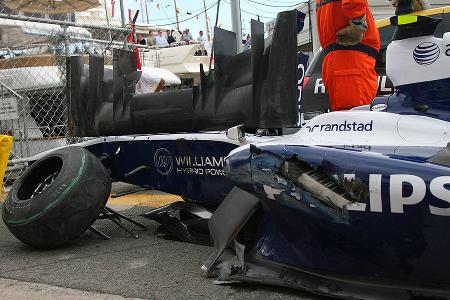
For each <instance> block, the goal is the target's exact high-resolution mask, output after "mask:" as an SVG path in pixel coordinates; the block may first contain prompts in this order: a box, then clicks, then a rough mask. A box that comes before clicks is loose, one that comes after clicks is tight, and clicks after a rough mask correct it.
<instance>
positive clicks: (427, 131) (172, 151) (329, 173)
mask: <svg viewBox="0 0 450 300" xmlns="http://www.w3.org/2000/svg"><path fill="white" fill-rule="evenodd" d="M296 18H297V15H296V12H285V13H282V14H281V15H280V17H279V19H278V20H279V22H277V29H276V31H275V32H276V33H277V32H281V35H278V37H280V36H283V35H285V38H286V39H288V40H290V39H291V37H292V35H295V23H296V22H295V20H296ZM280 20H282V21H280ZM392 22H393V24H395V25H398V30H397V32H396V34H395V36H394V38H393V42H392V44H391V45H390V46H389V49H388V54H387V60H388V61H387V64H388V68H387V72H388V75H389V77H390V78H391V80H392V82H393V83H394V85H395V86H396V92H395V94H393V95H392V96H389V97H386V98H377V99H375V100H374V102H373V103H372V105H371V106H370V107H362V108H358V109H355V110H352V111H347V112H332V113H327V114H323V115H319V116H317V117H315V118H313V119H311V120H310V121H308V122H307V123H306V124H304V126H302V128H301V129H300V130H299V131H298V132H297V133H293V134H290V135H284V136H281V137H280V136H266V137H258V136H256V135H245V136H244V135H243V133H242V131H241V130H240V128H241V127H239V126H238V127H235V128H233V129H231V130H229V131H228V133H227V134H224V133H220V132H217V133H215V132H209V133H196V134H171V135H145V133H151V132H154V131H153V129H152V128H157V129H155V130H160V128H161V127H158V126H161V125H155V126H156V127H153V125H152V122H156V121H155V120H153V119H152V109H148V108H149V107H152V106H158V105H160V104H159V103H158V102H157V101H166V102H165V106H161V109H159V110H156V109H155V111H157V112H158V113H162V114H163V115H164V112H165V110H164V109H163V108H164V107H165V108H166V110H167V111H169V110H170V114H169V113H167V115H166V116H167V118H170V120H172V119H175V120H176V116H177V115H179V116H180V119H181V117H183V118H185V119H184V120H185V121H186V120H188V121H186V122H187V124H191V125H192V129H193V130H207V129H208V130H209V129H219V130H221V129H223V128H226V127H225V126H230V125H237V124H240V123H244V124H246V125H247V126H249V127H253V128H258V127H260V128H269V129H272V130H273V131H276V132H280V131H283V130H284V128H283V129H281V128H282V127H287V126H293V125H295V123H296V122H297V120H296V118H290V117H286V118H282V117H280V115H281V116H282V112H284V111H291V110H293V111H295V112H297V110H298V107H297V103H296V99H295V98H296V97H295V95H293V94H284V96H286V97H287V98H286V99H285V101H282V99H283V98H280V97H276V95H275V96H274V98H273V101H272V102H271V105H272V106H271V109H272V110H273V112H274V114H273V115H277V114H278V113H280V115H278V116H277V117H276V118H272V115H270V114H269V112H270V110H267V111H266V113H264V111H265V109H264V108H263V106H264V107H265V105H266V104H264V101H266V100H267V102H270V101H271V99H272V98H268V97H269V96H270V97H272V96H273V95H272V94H271V93H273V92H274V89H275V90H278V89H280V88H283V87H285V86H284V84H285V83H286V82H288V83H289V84H292V86H295V83H293V81H292V80H294V82H295V79H294V78H295V73H294V72H291V71H292V70H291V69H289V70H290V71H288V72H287V73H284V74H278V73H271V72H272V70H273V69H272V68H273V67H274V66H275V65H277V63H278V64H279V65H282V66H284V67H283V68H290V67H294V68H293V69H295V67H296V66H295V63H294V64H293V66H292V65H291V64H287V63H289V62H288V60H287V59H284V55H287V54H292V53H290V52H289V51H291V50H292V49H293V48H290V47H286V48H284V49H279V48H278V50H277V49H276V47H275V48H274V47H273V46H274V45H271V44H270V42H267V43H266V44H265V45H264V43H262V39H260V40H259V41H260V42H258V38H257V35H255V34H253V36H254V37H256V41H255V40H254V41H253V42H254V45H252V50H251V51H252V53H251V55H250V53H248V52H247V53H244V54H239V55H231V54H230V55H225V56H224V57H227V63H226V64H225V65H227V64H232V65H233V66H234V67H230V68H228V69H227V70H228V71H227V72H223V73H222V75H223V76H224V77H219V76H220V74H216V75H217V76H218V77H217V78H221V80H220V81H219V82H220V84H218V83H219V82H218V81H214V80H213V79H215V78H216V77H214V76H216V75H214V76H212V75H210V74H208V78H206V77H204V80H205V81H204V82H203V84H202V86H201V87H199V88H198V89H197V88H194V89H193V90H190V91H181V92H174V93H182V94H183V95H184V96H180V97H177V96H176V95H174V94H166V95H168V97H167V98H165V97H164V96H163V95H164V94H159V95H156V96H152V97H148V98H145V97H144V96H140V97H139V98H136V99H134V100H136V101H135V102H133V101H131V102H130V101H129V100H130V99H128V100H127V97H129V95H130V94H131V93H130V91H129V90H128V88H130V89H131V88H132V84H130V83H131V82H132V81H133V80H135V79H136V77H134V76H138V75H134V72H135V70H134V71H133V70H130V71H129V72H128V71H127V72H124V71H121V69H120V68H119V67H115V69H114V72H115V73H114V75H113V77H114V76H116V77H118V78H121V80H122V83H120V89H119V90H116V86H115V85H116V82H117V81H115V82H114V88H111V86H110V88H107V84H108V83H109V82H110V81H108V80H106V79H107V76H111V74H109V75H108V74H107V73H106V72H105V73H104V74H103V73H102V74H101V75H102V76H100V78H104V79H105V78H106V79H105V80H104V81H103V83H102V84H99V85H97V82H94V81H92V80H88V79H86V78H95V74H96V70H98V69H96V68H93V66H94V65H95V64H94V63H91V66H90V68H89V70H88V73H92V74H94V75H92V77H91V76H90V74H89V77H86V74H85V73H86V70H83V68H81V66H78V67H76V64H73V65H72V64H71V65H72V68H71V70H70V72H71V73H72V74H80V75H79V76H81V80H80V82H81V83H83V82H84V83H86V82H89V85H87V86H91V85H92V87H91V88H90V89H89V88H87V91H91V92H90V95H93V96H92V97H91V96H89V97H91V98H89V99H92V100H89V102H88V103H87V104H89V105H88V106H86V111H84V115H83V116H86V117H85V118H81V117H79V118H78V119H76V120H73V121H74V123H73V126H74V128H73V129H74V130H75V131H77V132H80V135H87V134H89V135H101V134H109V133H107V132H110V133H111V132H112V133H115V132H116V131H115V130H117V131H121V132H124V133H126V134H136V133H139V134H143V135H134V136H122V137H106V138H99V139H94V140H91V141H88V142H85V143H83V144H80V145H78V146H81V147H67V148H65V149H62V150H58V151H56V152H53V153H51V154H49V155H48V156H46V157H44V158H43V159H41V160H39V161H37V162H35V163H34V164H33V165H32V166H31V167H30V168H29V170H28V171H27V172H26V173H25V174H24V175H23V176H22V177H21V181H18V182H17V183H16V184H15V186H14V187H13V189H12V191H11V192H12V195H10V196H8V200H7V201H6V203H5V206H4V207H5V208H4V210H3V219H4V221H5V223H6V224H7V225H8V227H9V228H10V229H11V231H12V232H13V233H14V234H15V235H16V236H17V237H18V238H19V239H21V240H22V241H24V242H26V243H28V244H31V245H34V246H38V247H54V246H59V245H62V244H64V243H58V242H57V239H55V238H53V239H52V237H55V236H56V237H59V238H60V237H64V236H65V235H66V234H67V232H70V233H71V236H70V238H67V239H66V240H64V241H65V243H68V242H69V241H70V240H73V239H74V237H75V236H76V235H77V234H78V235H79V234H80V231H81V232H82V230H81V229H83V228H84V229H83V230H85V229H86V228H87V227H88V226H89V225H86V224H88V223H89V222H91V223H92V222H93V218H94V219H95V213H97V214H98V211H97V206H95V207H90V206H94V205H93V204H91V202H96V201H94V199H93V200H92V201H81V199H84V198H83V197H88V195H89V194H90V193H93V192H94V190H95V192H97V193H98V194H97V195H96V196H95V197H97V198H98V199H100V200H99V201H98V202H97V203H99V204H98V207H101V206H102V205H104V202H105V201H106V200H105V199H106V198H105V195H107V192H108V184H109V181H108V179H109V178H107V176H105V175H104V174H106V175H109V177H110V178H111V179H113V180H120V181H125V182H130V183H134V184H138V185H141V186H145V187H153V188H156V189H159V190H162V191H167V192H171V193H174V194H178V195H182V196H184V197H186V198H187V199H186V200H187V201H186V202H181V203H183V204H180V203H178V204H176V205H175V206H172V207H165V208H161V209H157V210H155V211H152V212H150V213H148V214H147V216H148V217H150V218H153V219H155V220H157V221H159V222H161V223H162V224H165V225H166V227H165V228H166V230H167V232H168V234H171V235H174V236H177V237H178V238H180V239H182V240H184V241H191V242H199V240H198V239H197V237H198V236H199V234H198V233H199V232H197V231H196V230H195V229H197V226H196V225H198V223H197V224H195V225H194V226H192V227H190V224H191V222H190V221H192V220H202V219H203V220H204V219H205V218H206V219H207V218H208V217H209V215H207V214H205V213H204V212H205V211H206V209H209V210H210V211H211V212H213V215H212V216H211V218H210V220H209V233H210V234H211V237H212V240H213V243H214V251H213V253H212V254H211V256H210V258H209V259H208V260H207V261H206V262H205V263H204V266H203V267H202V269H203V270H204V272H206V274H207V275H208V276H217V277H218V281H219V282H224V283H226V282H236V281H244V282H253V283H266V284H275V285H281V286H287V287H293V288H299V289H304V290H308V291H312V292H315V293H319V294H324V295H331V296H335V297H343V298H351V299H355V298H356V299H358V298H370V299H376V298H382V299H387V298H391V299H401V298H411V299H421V297H422V296H432V297H434V298H433V299H441V298H442V299H443V298H448V297H450V290H449V288H450V278H449V277H448V269H449V267H450V259H449V258H448V257H449V256H448V255H447V252H448V250H449V249H450V244H449V241H447V239H446V238H445V237H446V228H447V227H448V226H449V225H450V224H449V222H450V221H448V215H450V148H449V146H448V142H449V141H450V131H449V129H450V123H449V121H450V68H449V65H450V48H449V44H450V33H446V34H445V35H444V37H443V38H435V37H434V36H433V35H432V34H433V31H434V29H435V27H436V25H437V24H438V23H439V20H436V19H432V18H428V17H415V16H411V15H407V16H397V17H394V18H392ZM255 24H256V23H254V25H255ZM282 24H284V25H288V26H289V27H284V28H283V26H282ZM279 29H282V31H277V30H279ZM276 33H275V35H274V37H273V38H272V43H273V42H274V40H276V39H277V38H278V37H277V36H276ZM291 34H292V35H291ZM258 43H259V44H258ZM258 45H259V46H258ZM288 45H289V44H288ZM258 49H259V50H258ZM219 53H220V50H219ZM123 55H124V56H125V55H126V54H123ZM246 55H248V57H247V58H248V59H250V61H251V63H248V61H247V60H245V59H243V57H244V56H246ZM293 55H294V56H295V53H294V54H293ZM241 59H242V60H241ZM278 59H280V61H278ZM244 61H246V62H247V63H248V65H246V66H244V64H243V62H244ZM256 64H257V66H256ZM285 64H287V65H285ZM74 66H75V67H76V68H75V69H74ZM238 66H239V67H242V68H244V70H242V71H241V72H237V71H236V68H237V67H238ZM258 67H261V69H259V71H258V72H256V71H255V69H257V68H258ZM405 69H407V70H408V72H405ZM75 70H79V71H78V73H77V72H75ZM220 70H224V69H223V68H221V67H220V66H219V68H218V70H216V71H217V72H219V71H220ZM216 71H214V73H215V72H216ZM233 72H237V73H233ZM214 73H211V74H214ZM83 74H85V75H84V77H83ZM127 74H128V75H127ZM230 74H231V75H233V76H236V75H238V74H240V76H241V75H242V74H247V75H246V76H244V77H245V80H244V78H243V77H241V80H239V81H236V80H235V79H236V78H229V77H227V76H228V75H230ZM258 74H259V75H258ZM270 74H272V75H270ZM287 74H289V76H287ZM231 75H230V76H231ZM257 75H258V76H259V77H258V76H257ZM271 76H287V77H285V78H283V79H280V80H275V79H274V80H272V81H268V80H267V78H270V77H271ZM224 78H229V79H224ZM272 78H275V77H272ZM71 82H72V81H71ZM73 83H74V84H76V83H77V81H74V82H73ZM274 83H277V84H276V86H275V87H274V86H273V85H271V84H274ZM227 84H230V85H227ZM217 87H219V88H217ZM269 87H270V88H269ZM216 88H217V89H216ZM72 91H75V92H76V93H78V92H79V93H80V95H81V93H85V92H86V88H82V87H79V88H75V89H72ZM255 91H256V92H255ZM257 91H265V92H264V93H263V94H264V97H263V96H261V94H257ZM107 92H110V93H112V92H113V94H114V95H110V96H105V95H106V94H108V93H107ZM76 93H74V95H72V96H73V97H75V98H76V99H84V98H83V97H81V98H80V97H78V96H77V94H76ZM225 95H226V96H225ZM255 95H260V97H256V96H255ZM254 96H255V97H256V98H255V97H254ZM77 97H78V98H77ZM141 97H143V98H141ZM182 99H184V100H182ZM261 99H266V100H264V101H263V100H261ZM103 100H106V101H103ZM80 101H81V100H80ZM183 101H187V102H188V103H187V104H186V103H185V102H183ZM224 101H228V103H229V104H230V105H229V106H227V105H223V103H225V102H224ZM239 103H240V104H239ZM250 103H253V104H254V105H253V104H250ZM179 105H186V107H184V108H183V107H181V106H179ZM226 107H230V110H228V111H227V110H226ZM278 107H279V109H278ZM72 109H74V108H73V107H72ZM246 109H248V110H246ZM186 110H187V112H186ZM145 115H147V116H150V117H147V119H146V118H145ZM155 115H156V113H155ZM228 117H230V118H228ZM221 119H223V120H225V119H226V120H227V121H223V125H221V124H222V122H221ZM277 119H282V120H281V121H279V122H278V121H277ZM160 121H161V119H159V122H160ZM181 123H182V122H180V123H177V122H174V123H171V124H169V125H168V127H167V130H160V131H165V132H177V131H182V130H183V129H182V126H181ZM105 124H106V125H105ZM121 124H123V125H121ZM145 124H146V125H145ZM269 124H270V126H269ZM187 126H190V125H187ZM230 138H232V139H230ZM239 146H241V147H239ZM87 150H88V151H87ZM95 156H96V157H98V158H99V159H100V161H101V162H102V164H101V165H100V166H98V165H96V164H94V161H95ZM68 157H70V161H71V163H72V164H73V165H74V166H73V167H72V166H71V165H70V164H69V163H67V161H68V160H69V159H68ZM225 157H227V158H226V159H225ZM51 160H53V163H51V164H50V163H46V162H49V161H51ZM76 162H78V164H79V166H78V167H75V164H76ZM39 166H41V167H39ZM42 166H44V167H45V168H44V167H42ZM69 167H70V168H69ZM33 170H34V172H35V173H39V174H41V175H39V176H37V175H35V176H28V174H35V173H33ZM36 170H39V172H36ZM66 170H69V171H70V173H67V172H69V171H66ZM85 170H91V171H93V170H96V171H98V170H101V172H98V173H96V174H91V175H89V178H90V179H91V180H94V179H97V182H96V183H95V184H92V185H93V186H95V188H94V187H92V188H90V186H92V185H89V181H86V180H85V174H86V173H85ZM106 170H108V171H109V172H107V171H106ZM66 174H72V175H71V177H64V176H68V175H66ZM62 175H64V176H62ZM223 175H226V176H227V177H228V179H225V178H224V177H223ZM68 178H70V179H68ZM80 178H83V180H81V179H80ZM27 180H28V181H27ZM24 182H28V183H29V185H30V188H28V189H26V188H24V186H25V185H24ZM80 182H82V184H81V185H80ZM42 183H44V184H42ZM32 187H36V189H33V188H32ZM77 187H78V188H77ZM101 187H105V188H101ZM74 191H78V193H75V195H73V193H74ZM105 191H106V193H105ZM48 193H49V194H50V195H52V196H54V198H51V199H50V200H49V199H46V200H45V201H47V202H45V201H44V200H43V196H42V195H48ZM15 195H16V196H17V197H16V198H13V197H15ZM37 197H39V198H38V199H36V198H37ZM106 197H107V196H106ZM91 198H93V197H91ZM33 199H35V200H36V202H38V201H37V200H39V201H41V202H40V203H44V204H46V205H43V204H41V206H43V207H44V208H45V210H44V209H41V210H39V209H38V208H37V204H35V203H34V201H33ZM73 199H78V200H79V201H78V202H76V204H79V205H80V207H75V208H74V202H72V200H73ZM22 204H23V205H22ZM62 207H64V209H65V210H63V209H61V208H62ZM55 208H58V209H59V210H60V211H61V212H60V215H61V216H64V218H61V217H60V215H58V214H55V213H53V212H54V211H55ZM172 210H177V211H178V213H173V214H172V213H171V211H172ZM30 211H32V212H33V214H32V215H31V216H30V214H29V212H30ZM68 211H71V212H74V211H75V212H76V213H71V214H69V213H68ZM86 211H89V212H92V214H90V215H89V218H87V217H86V218H80V217H81V216H83V214H86ZM180 212H184V213H180ZM72 216H73V218H72ZM181 216H184V217H186V219H187V220H185V219H183V218H182V217H181ZM76 218H78V220H80V219H83V222H85V223H83V224H81V225H82V226H81V225H79V226H78V225H77V224H78V223H76V222H72V219H76ZM88 219H89V220H88ZM91 219H92V220H91ZM58 222H59V223H58ZM30 224H31V225H30ZM48 224H52V226H49V225H48ZM59 225H62V226H59ZM76 225H77V226H76ZM71 226H73V227H71ZM81 227H83V228H81ZM65 228H73V230H71V231H67V230H65ZM27 230H28V231H27ZM31 237H33V239H32V238H31Z"/></svg>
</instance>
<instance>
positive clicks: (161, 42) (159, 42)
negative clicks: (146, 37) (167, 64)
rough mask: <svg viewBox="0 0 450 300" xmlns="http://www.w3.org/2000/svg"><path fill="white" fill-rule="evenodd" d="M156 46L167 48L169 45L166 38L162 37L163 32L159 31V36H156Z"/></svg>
mask: <svg viewBox="0 0 450 300" xmlns="http://www.w3.org/2000/svg"><path fill="white" fill-rule="evenodd" d="M155 41H156V45H157V46H165V45H169V43H168V42H167V39H166V37H165V36H163V35H162V31H161V30H158V35H157V36H156V39H155Z"/></svg>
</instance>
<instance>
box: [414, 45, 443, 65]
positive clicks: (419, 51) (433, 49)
mask: <svg viewBox="0 0 450 300" xmlns="http://www.w3.org/2000/svg"><path fill="white" fill-rule="evenodd" d="M440 52H441V50H440V49H439V46H438V45H436V44H435V43H432V42H425V43H422V44H420V45H418V46H417V47H416V49H414V52H413V58H414V60H415V61H416V63H418V64H419V65H431V64H432V63H434V62H435V61H436V60H437V59H438V57H439V54H440Z"/></svg>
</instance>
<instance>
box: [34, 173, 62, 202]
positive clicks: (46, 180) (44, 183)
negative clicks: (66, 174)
mask: <svg viewBox="0 0 450 300" xmlns="http://www.w3.org/2000/svg"><path fill="white" fill-rule="evenodd" d="M58 174H59V171H56V172H54V173H53V174H50V175H49V176H47V177H46V178H44V180H42V181H41V182H39V183H38V185H37V187H36V189H35V190H34V191H33V194H31V197H30V199H33V197H35V196H37V195H39V194H41V193H42V192H43V191H44V190H45V189H46V188H47V187H49V186H50V185H51V184H52V183H53V181H55V179H56V177H58Z"/></svg>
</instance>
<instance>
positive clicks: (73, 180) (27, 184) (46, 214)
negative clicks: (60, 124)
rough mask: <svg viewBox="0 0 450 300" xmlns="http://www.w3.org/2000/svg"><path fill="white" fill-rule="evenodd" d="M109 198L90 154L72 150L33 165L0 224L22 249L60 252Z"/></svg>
mask: <svg viewBox="0 0 450 300" xmlns="http://www.w3.org/2000/svg"><path fill="white" fill-rule="evenodd" d="M110 192H111V180H110V178H109V175H108V173H107V171H106V170H105V168H104V166H103V165H102V163H101V162H100V161H99V160H98V159H97V158H96V157H95V155H93V154H92V153H90V152H89V151H88V150H86V149H84V148H81V147H76V146H71V147H67V148H63V149H60V150H56V151H55V152H52V153H51V154H49V155H48V156H46V157H44V158H42V159H40V160H38V161H36V162H35V163H33V164H32V165H31V166H30V167H29V168H28V169H27V170H26V171H25V172H24V173H23V175H21V176H20V177H19V178H18V179H17V180H16V182H15V183H14V184H13V186H12V188H11V191H10V192H9V194H8V196H7V198H6V200H5V203H4V205H3V213H2V217H3V221H4V222H5V224H6V226H7V227H8V229H9V230H10V231H11V233H12V234H13V235H14V236H15V237H16V238H18V239H19V240H20V241H22V242H23V243H25V244H28V245H30V246H32V247H36V248H42V249H52V248H58V247H62V246H64V245H67V244H69V243H71V242H72V241H73V240H75V239H76V238H78V237H79V236H80V235H81V234H82V233H83V232H84V231H86V230H87V229H88V228H89V227H90V226H91V225H92V224H93V223H94V222H95V220H96V219H97V218H98V216H99V214H100V212H101V211H102V209H103V208H104V206H105V205H106V202H107V200H108V197H109V194H110Z"/></svg>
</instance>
